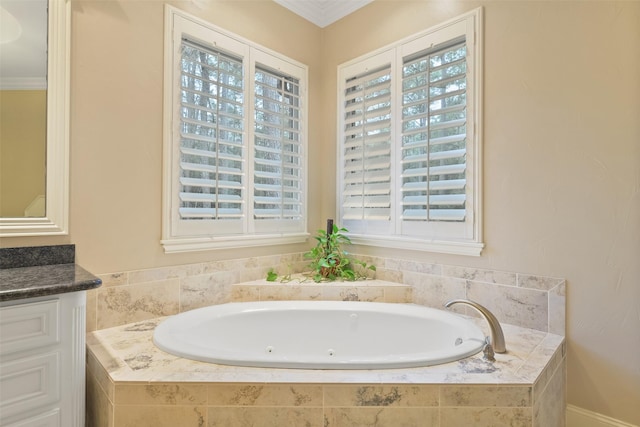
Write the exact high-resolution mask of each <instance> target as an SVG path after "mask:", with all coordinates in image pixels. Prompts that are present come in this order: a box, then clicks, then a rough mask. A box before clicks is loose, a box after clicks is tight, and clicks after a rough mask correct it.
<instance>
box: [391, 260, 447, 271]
mask: <svg viewBox="0 0 640 427" xmlns="http://www.w3.org/2000/svg"><path fill="white" fill-rule="evenodd" d="M384 268H386V269H388V270H401V271H403V272H415V273H425V274H433V275H441V274H442V266H441V265H440V264H432V263H426V262H421V261H411V260H404V259H391V258H387V259H385V261H384Z"/></svg>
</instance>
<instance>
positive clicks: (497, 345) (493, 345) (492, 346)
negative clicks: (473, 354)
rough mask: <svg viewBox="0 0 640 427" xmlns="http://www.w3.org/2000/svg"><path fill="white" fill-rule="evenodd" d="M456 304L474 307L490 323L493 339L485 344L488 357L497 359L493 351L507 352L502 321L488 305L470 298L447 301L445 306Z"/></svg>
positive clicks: (485, 352)
mask: <svg viewBox="0 0 640 427" xmlns="http://www.w3.org/2000/svg"><path fill="white" fill-rule="evenodd" d="M454 304H465V305H468V306H470V307H473V308H474V309H476V311H478V312H479V313H480V314H482V316H483V317H484V318H485V319H486V320H487V322H488V323H489V329H490V330H491V341H490V342H488V343H487V345H485V347H484V349H483V352H484V355H485V357H486V358H487V359H489V360H495V359H494V358H493V353H494V352H496V353H506V352H507V347H506V346H505V344H504V333H503V332H502V327H501V326H500V322H498V319H496V316H494V315H493V313H491V312H490V311H489V310H488V309H487V308H486V307H483V306H482V305H480V304H478V303H477V302H475V301H471V300H468V299H454V300H451V301H448V302H447V303H445V305H444V306H445V307H447V308H449V307H451V306H452V305H454Z"/></svg>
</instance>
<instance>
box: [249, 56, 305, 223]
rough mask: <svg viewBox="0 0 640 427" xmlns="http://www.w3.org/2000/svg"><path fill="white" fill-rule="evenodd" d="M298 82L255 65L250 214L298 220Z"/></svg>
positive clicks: (299, 154) (299, 148)
mask: <svg viewBox="0 0 640 427" xmlns="http://www.w3.org/2000/svg"><path fill="white" fill-rule="evenodd" d="M301 102H302V100H301V97H300V86H299V81H298V80H297V79H294V78H292V77H289V76H286V75H284V74H280V73H278V72H275V71H272V70H269V69H266V68H262V67H259V66H256V74H255V105H254V107H255V109H254V111H255V138H254V181H255V185H254V197H253V215H254V218H255V219H256V220H273V219H300V218H302V215H303V212H302V203H303V200H302V185H303V178H302V174H303V171H302V143H301V138H300V133H301V128H300V124H301V121H300V120H301V119H300V116H301V111H300V105H301Z"/></svg>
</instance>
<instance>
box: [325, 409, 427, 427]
mask: <svg viewBox="0 0 640 427" xmlns="http://www.w3.org/2000/svg"><path fill="white" fill-rule="evenodd" d="M324 426H325V427H438V408H393V407H383V408H371V407H369V408H327V409H325V423H324Z"/></svg>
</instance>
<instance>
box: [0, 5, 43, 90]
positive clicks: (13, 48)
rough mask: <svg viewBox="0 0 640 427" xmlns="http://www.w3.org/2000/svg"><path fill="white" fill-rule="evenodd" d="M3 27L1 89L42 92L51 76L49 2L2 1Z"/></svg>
mask: <svg viewBox="0 0 640 427" xmlns="http://www.w3.org/2000/svg"><path fill="white" fill-rule="evenodd" d="M0 27H1V28H0V87H2V88H4V89H29V88H31V89H42V88H43V87H42V86H46V75H47V0H26V1H25V0H1V1H0Z"/></svg>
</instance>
